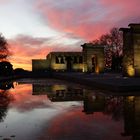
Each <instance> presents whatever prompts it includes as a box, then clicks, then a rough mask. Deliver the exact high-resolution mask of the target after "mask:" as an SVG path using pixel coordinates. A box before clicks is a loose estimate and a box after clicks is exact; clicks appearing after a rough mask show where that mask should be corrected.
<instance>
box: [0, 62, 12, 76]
mask: <svg viewBox="0 0 140 140" xmlns="http://www.w3.org/2000/svg"><path fill="white" fill-rule="evenodd" d="M12 74H13V66H12V64H11V63H10V62H7V61H2V62H0V76H10V75H12Z"/></svg>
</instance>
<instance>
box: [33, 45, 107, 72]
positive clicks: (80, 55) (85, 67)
mask: <svg viewBox="0 0 140 140" xmlns="http://www.w3.org/2000/svg"><path fill="white" fill-rule="evenodd" d="M81 47H82V51H81V52H50V53H49V54H48V55H47V57H46V59H33V60H32V71H33V72H47V71H48V70H49V71H75V72H76V71H81V72H93V73H101V72H103V71H104V67H105V61H104V47H103V46H101V45H93V44H92V43H85V44H83V45H81Z"/></svg>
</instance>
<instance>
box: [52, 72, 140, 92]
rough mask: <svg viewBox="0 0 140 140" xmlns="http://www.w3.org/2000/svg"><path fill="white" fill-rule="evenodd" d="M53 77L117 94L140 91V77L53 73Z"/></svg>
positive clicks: (111, 74)
mask: <svg viewBox="0 0 140 140" xmlns="http://www.w3.org/2000/svg"><path fill="white" fill-rule="evenodd" d="M53 77H54V78H58V79H63V80H68V81H70V82H76V83H79V84H83V85H86V86H90V87H91V88H100V89H105V90H110V91H117V92H118V91H120V92H125V91H127V92H129V91H140V77H139V78H138V77H135V78H132V77H130V78H129V77H122V75H121V74H118V73H117V74H116V73H103V74H85V73H54V74H53Z"/></svg>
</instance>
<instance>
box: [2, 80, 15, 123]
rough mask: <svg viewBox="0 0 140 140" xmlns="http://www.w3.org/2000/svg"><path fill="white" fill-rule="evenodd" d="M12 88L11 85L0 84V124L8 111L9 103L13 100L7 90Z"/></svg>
mask: <svg viewBox="0 0 140 140" xmlns="http://www.w3.org/2000/svg"><path fill="white" fill-rule="evenodd" d="M11 87H12V88H13V87H14V86H13V83H7V82H4V83H0V122H3V121H4V119H5V117H6V115H7V111H8V106H9V103H10V102H11V101H12V100H13V96H12V94H10V93H9V92H8V89H10V88H11Z"/></svg>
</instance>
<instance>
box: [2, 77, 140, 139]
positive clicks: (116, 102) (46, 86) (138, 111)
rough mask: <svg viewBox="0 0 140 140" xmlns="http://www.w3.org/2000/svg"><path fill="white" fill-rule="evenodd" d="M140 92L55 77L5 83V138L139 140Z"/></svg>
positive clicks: (3, 132) (3, 113)
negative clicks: (89, 86) (113, 91)
mask: <svg viewBox="0 0 140 140" xmlns="http://www.w3.org/2000/svg"><path fill="white" fill-rule="evenodd" d="M139 132H140V96H115V95H113V94H105V93H104V92H102V91H98V90H94V91H93V90H89V89H86V88H85V87H82V86H80V85H77V84H70V83H67V82H64V81H59V80H52V79H47V80H44V79H21V80H17V81H14V82H9V83H8V82H5V83H0V140H132V139H133V140H140V133H139Z"/></svg>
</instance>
